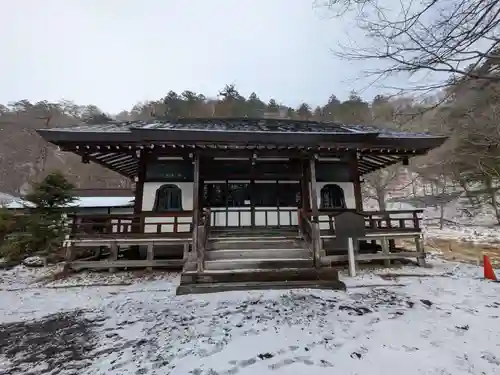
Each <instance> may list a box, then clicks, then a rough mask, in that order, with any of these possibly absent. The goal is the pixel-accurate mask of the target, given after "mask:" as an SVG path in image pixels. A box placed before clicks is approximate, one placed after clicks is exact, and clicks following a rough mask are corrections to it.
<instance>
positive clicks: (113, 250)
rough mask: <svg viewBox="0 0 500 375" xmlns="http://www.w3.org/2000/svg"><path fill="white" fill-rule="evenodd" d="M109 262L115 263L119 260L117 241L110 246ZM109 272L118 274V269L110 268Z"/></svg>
mask: <svg viewBox="0 0 500 375" xmlns="http://www.w3.org/2000/svg"><path fill="white" fill-rule="evenodd" d="M109 260H110V262H114V261H116V260H118V244H117V243H116V242H115V241H113V242H111V245H110V254H109ZM109 272H116V268H115V267H109Z"/></svg>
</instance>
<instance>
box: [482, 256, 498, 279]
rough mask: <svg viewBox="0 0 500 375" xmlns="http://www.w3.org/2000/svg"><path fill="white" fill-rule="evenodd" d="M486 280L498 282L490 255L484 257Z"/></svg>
mask: <svg viewBox="0 0 500 375" xmlns="http://www.w3.org/2000/svg"><path fill="white" fill-rule="evenodd" d="M483 259H484V261H483V263H484V278H485V279H487V280H493V281H497V277H496V275H495V271H493V266H492V265H491V262H490V258H489V257H488V255H485V256H484V258H483Z"/></svg>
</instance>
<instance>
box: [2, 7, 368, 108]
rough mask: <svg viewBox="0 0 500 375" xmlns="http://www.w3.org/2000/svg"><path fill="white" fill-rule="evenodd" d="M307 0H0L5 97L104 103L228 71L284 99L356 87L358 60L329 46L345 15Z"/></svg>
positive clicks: (216, 81)
mask: <svg viewBox="0 0 500 375" xmlns="http://www.w3.org/2000/svg"><path fill="white" fill-rule="evenodd" d="M312 3H313V0H247V1H244V0H141V1H139V0H43V1H41V0H16V1H8V0H0V35H1V36H2V38H1V40H2V45H1V55H0V103H7V102H10V101H13V100H19V99H29V100H33V101H36V100H44V99H46V100H51V101H57V100H60V99H62V98H64V99H69V100H74V101H75V102H77V103H78V104H96V105H98V106H99V107H100V108H102V109H103V110H105V111H108V112H118V111H120V110H122V109H129V108H130V107H131V106H132V105H133V104H135V103H136V102H137V101H144V100H148V99H151V100H152V99H158V98H160V97H162V96H164V95H165V94H166V93H167V92H168V91H169V90H175V91H177V92H182V91H183V90H186V89H189V90H193V91H196V92H201V93H204V94H205V95H207V96H215V95H216V94H217V92H218V90H219V89H220V88H222V87H223V86H224V85H225V84H226V83H235V84H236V86H237V88H238V89H239V90H240V92H241V93H242V94H244V95H248V94H249V93H250V92H252V91H256V92H257V93H258V94H259V95H260V96H261V98H262V99H263V100H266V101H267V100H269V98H271V97H274V98H276V99H277V100H278V101H281V102H282V103H283V104H288V105H293V106H295V105H297V104H299V103H300V102H302V101H306V102H308V103H310V104H312V105H317V104H323V103H324V102H325V101H326V100H327V98H328V97H329V96H330V95H331V94H336V95H337V96H338V97H339V98H341V99H345V98H346V97H347V95H348V94H349V92H350V91H351V90H353V89H354V90H358V91H361V94H362V96H363V97H365V98H366V99H371V98H372V97H373V96H374V95H375V94H376V91H377V90H376V89H375V88H369V89H366V90H364V91H362V89H363V88H365V87H366V84H367V81H360V80H358V81H355V80H354V79H355V78H356V77H358V74H359V72H360V71H361V66H360V65H355V64H352V63H347V62H345V61H340V60H338V59H337V58H336V57H335V56H334V55H333V54H332V53H331V51H330V48H332V47H334V46H335V45H336V43H337V41H338V40H340V39H341V38H343V37H344V31H345V30H346V28H347V27H348V25H347V24H346V23H344V24H342V23H340V22H339V21H338V20H335V19H329V18H328V17H326V14H325V12H320V11H318V10H317V9H316V10H315V9H313V4H312Z"/></svg>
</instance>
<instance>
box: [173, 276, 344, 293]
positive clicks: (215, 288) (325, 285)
mask: <svg viewBox="0 0 500 375" xmlns="http://www.w3.org/2000/svg"><path fill="white" fill-rule="evenodd" d="M280 289H325V290H343V291H345V290H346V285H345V284H344V283H343V282H342V281H339V280H334V281H328V280H305V281H300V280H299V281H248V282H226V283H224V282H223V283H206V284H187V285H179V286H178V287H177V291H176V294H177V295H178V296H179V295H184V294H202V293H218V292H230V291H242V290H280Z"/></svg>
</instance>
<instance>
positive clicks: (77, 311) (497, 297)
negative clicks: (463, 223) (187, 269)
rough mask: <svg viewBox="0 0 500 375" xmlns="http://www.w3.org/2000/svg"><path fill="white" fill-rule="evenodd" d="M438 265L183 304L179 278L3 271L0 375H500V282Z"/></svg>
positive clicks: (461, 267) (187, 300)
mask: <svg viewBox="0 0 500 375" xmlns="http://www.w3.org/2000/svg"><path fill="white" fill-rule="evenodd" d="M431 264H432V265H433V268H432V269H419V268H412V267H407V268H403V269H398V270H392V271H388V270H385V271H384V270H379V271H372V272H369V271H364V272H363V273H362V274H361V275H360V276H358V277H356V278H349V277H346V276H343V280H344V281H345V282H346V283H347V285H348V287H349V288H348V291H347V292H336V291H318V290H295V291H265V292H262V291H259V292H229V293H218V294H207V295H193V296H179V297H178V296H175V295H174V292H175V287H176V284H177V282H178V276H177V275H175V274H163V275H161V274H159V275H156V276H152V277H149V278H148V279H145V278H142V279H138V278H132V277H130V276H129V275H126V274H118V275H113V276H107V275H106V274H97V273H93V274H90V275H86V274H81V275H76V276H74V277H72V278H70V279H66V280H64V281H57V282H51V283H49V284H43V283H41V282H38V283H37V282H36V280H37V279H38V278H39V277H40V276H42V274H44V273H47V272H48V270H44V269H38V270H29V269H26V268H23V267H18V268H16V269H13V270H10V271H0V374H82V375H83V374H120V375H125V374H182V375H185V374H197V375H208V374H211V375H215V374H224V375H230V374H241V375H244V374H277V375H278V374H358V375H364V374H369V375H376V374H384V375H391V374H397V375H401V374H406V375H411V374H450V375H459V374H488V375H491V374H500V326H499V325H498V321H499V320H498V319H499V316H500V283H492V282H487V281H484V280H481V269H480V268H477V267H474V266H471V265H466V264H456V263H448V262H443V261H440V260H438V259H433V260H431ZM379 272H398V273H403V272H404V273H410V274H414V275H416V274H422V273H425V274H429V275H430V276H429V277H399V278H397V279H387V278H381V277H380V276H378V275H377V273H379ZM103 283H104V284H109V285H108V286H86V287H85V286H81V285H82V284H86V285H89V284H101V285H102V284H103ZM127 283H129V284H130V283H131V285H120V284H127ZM111 284H112V285H111ZM75 285H80V286H76V287H75ZM61 286H66V288H61ZM70 286H74V287H70Z"/></svg>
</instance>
